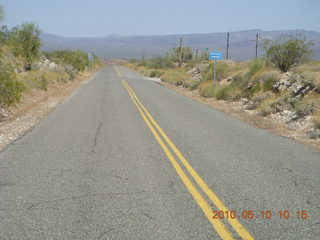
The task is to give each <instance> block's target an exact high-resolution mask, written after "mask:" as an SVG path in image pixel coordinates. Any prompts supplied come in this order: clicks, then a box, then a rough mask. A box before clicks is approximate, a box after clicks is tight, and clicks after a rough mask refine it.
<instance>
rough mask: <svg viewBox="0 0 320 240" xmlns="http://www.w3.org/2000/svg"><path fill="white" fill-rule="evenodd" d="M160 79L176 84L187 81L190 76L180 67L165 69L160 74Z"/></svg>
mask: <svg viewBox="0 0 320 240" xmlns="http://www.w3.org/2000/svg"><path fill="white" fill-rule="evenodd" d="M161 78H162V80H163V81H165V82H169V83H171V84H174V85H176V86H179V85H182V84H183V82H185V81H189V80H191V79H192V77H191V76H190V75H189V74H187V73H186V72H184V71H183V70H182V69H170V70H166V71H165V72H164V73H163V75H162V76H161Z"/></svg>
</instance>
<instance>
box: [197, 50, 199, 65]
mask: <svg viewBox="0 0 320 240" xmlns="http://www.w3.org/2000/svg"><path fill="white" fill-rule="evenodd" d="M198 53H199V50H198V49H196V63H198Z"/></svg>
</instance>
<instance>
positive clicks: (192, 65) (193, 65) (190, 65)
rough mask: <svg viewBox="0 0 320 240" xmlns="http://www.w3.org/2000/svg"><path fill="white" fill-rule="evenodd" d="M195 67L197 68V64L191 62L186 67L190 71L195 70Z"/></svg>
mask: <svg viewBox="0 0 320 240" xmlns="http://www.w3.org/2000/svg"><path fill="white" fill-rule="evenodd" d="M195 66H196V62H195V61H190V62H188V63H187V64H186V65H185V69H187V70H190V69H192V68H194V67H195Z"/></svg>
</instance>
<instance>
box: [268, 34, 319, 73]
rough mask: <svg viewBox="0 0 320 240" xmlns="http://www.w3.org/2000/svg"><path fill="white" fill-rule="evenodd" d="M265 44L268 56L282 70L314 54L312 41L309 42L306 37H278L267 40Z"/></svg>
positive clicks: (285, 70) (284, 70) (286, 69)
mask: <svg viewBox="0 0 320 240" xmlns="http://www.w3.org/2000/svg"><path fill="white" fill-rule="evenodd" d="M265 46H266V54H267V58H268V59H269V60H270V62H271V63H273V64H274V65H275V66H276V67H277V68H279V69H280V70H281V71H282V72H287V71H288V70H289V69H290V68H292V67H295V66H297V65H299V64H301V63H302V62H304V61H306V60H308V59H309V58H310V57H311V56H312V54H313V51H312V50H311V49H310V46H312V43H311V42H309V43H307V42H306V39H298V38H290V39H278V40H275V41H270V42H266V44H265Z"/></svg>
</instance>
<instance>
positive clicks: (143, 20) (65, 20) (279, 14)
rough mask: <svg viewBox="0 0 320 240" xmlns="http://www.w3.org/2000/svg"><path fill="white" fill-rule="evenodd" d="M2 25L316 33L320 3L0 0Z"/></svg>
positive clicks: (93, 30) (71, 30)
mask: <svg viewBox="0 0 320 240" xmlns="http://www.w3.org/2000/svg"><path fill="white" fill-rule="evenodd" d="M0 4H2V5H3V6H4V7H5V9H6V18H5V21H4V22H3V23H2V24H5V25H8V26H9V27H12V26H15V25H18V24H21V23H22V22H25V21H32V22H35V23H37V24H38V25H39V26H40V28H41V29H42V30H43V31H44V32H47V33H53V34H58V35H64V36H87V37H92V36H104V35H109V34H119V35H159V34H180V33H208V32H226V31H238V30H247V29H262V30H284V29H306V30H315V31H318V32H320V0H0Z"/></svg>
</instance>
